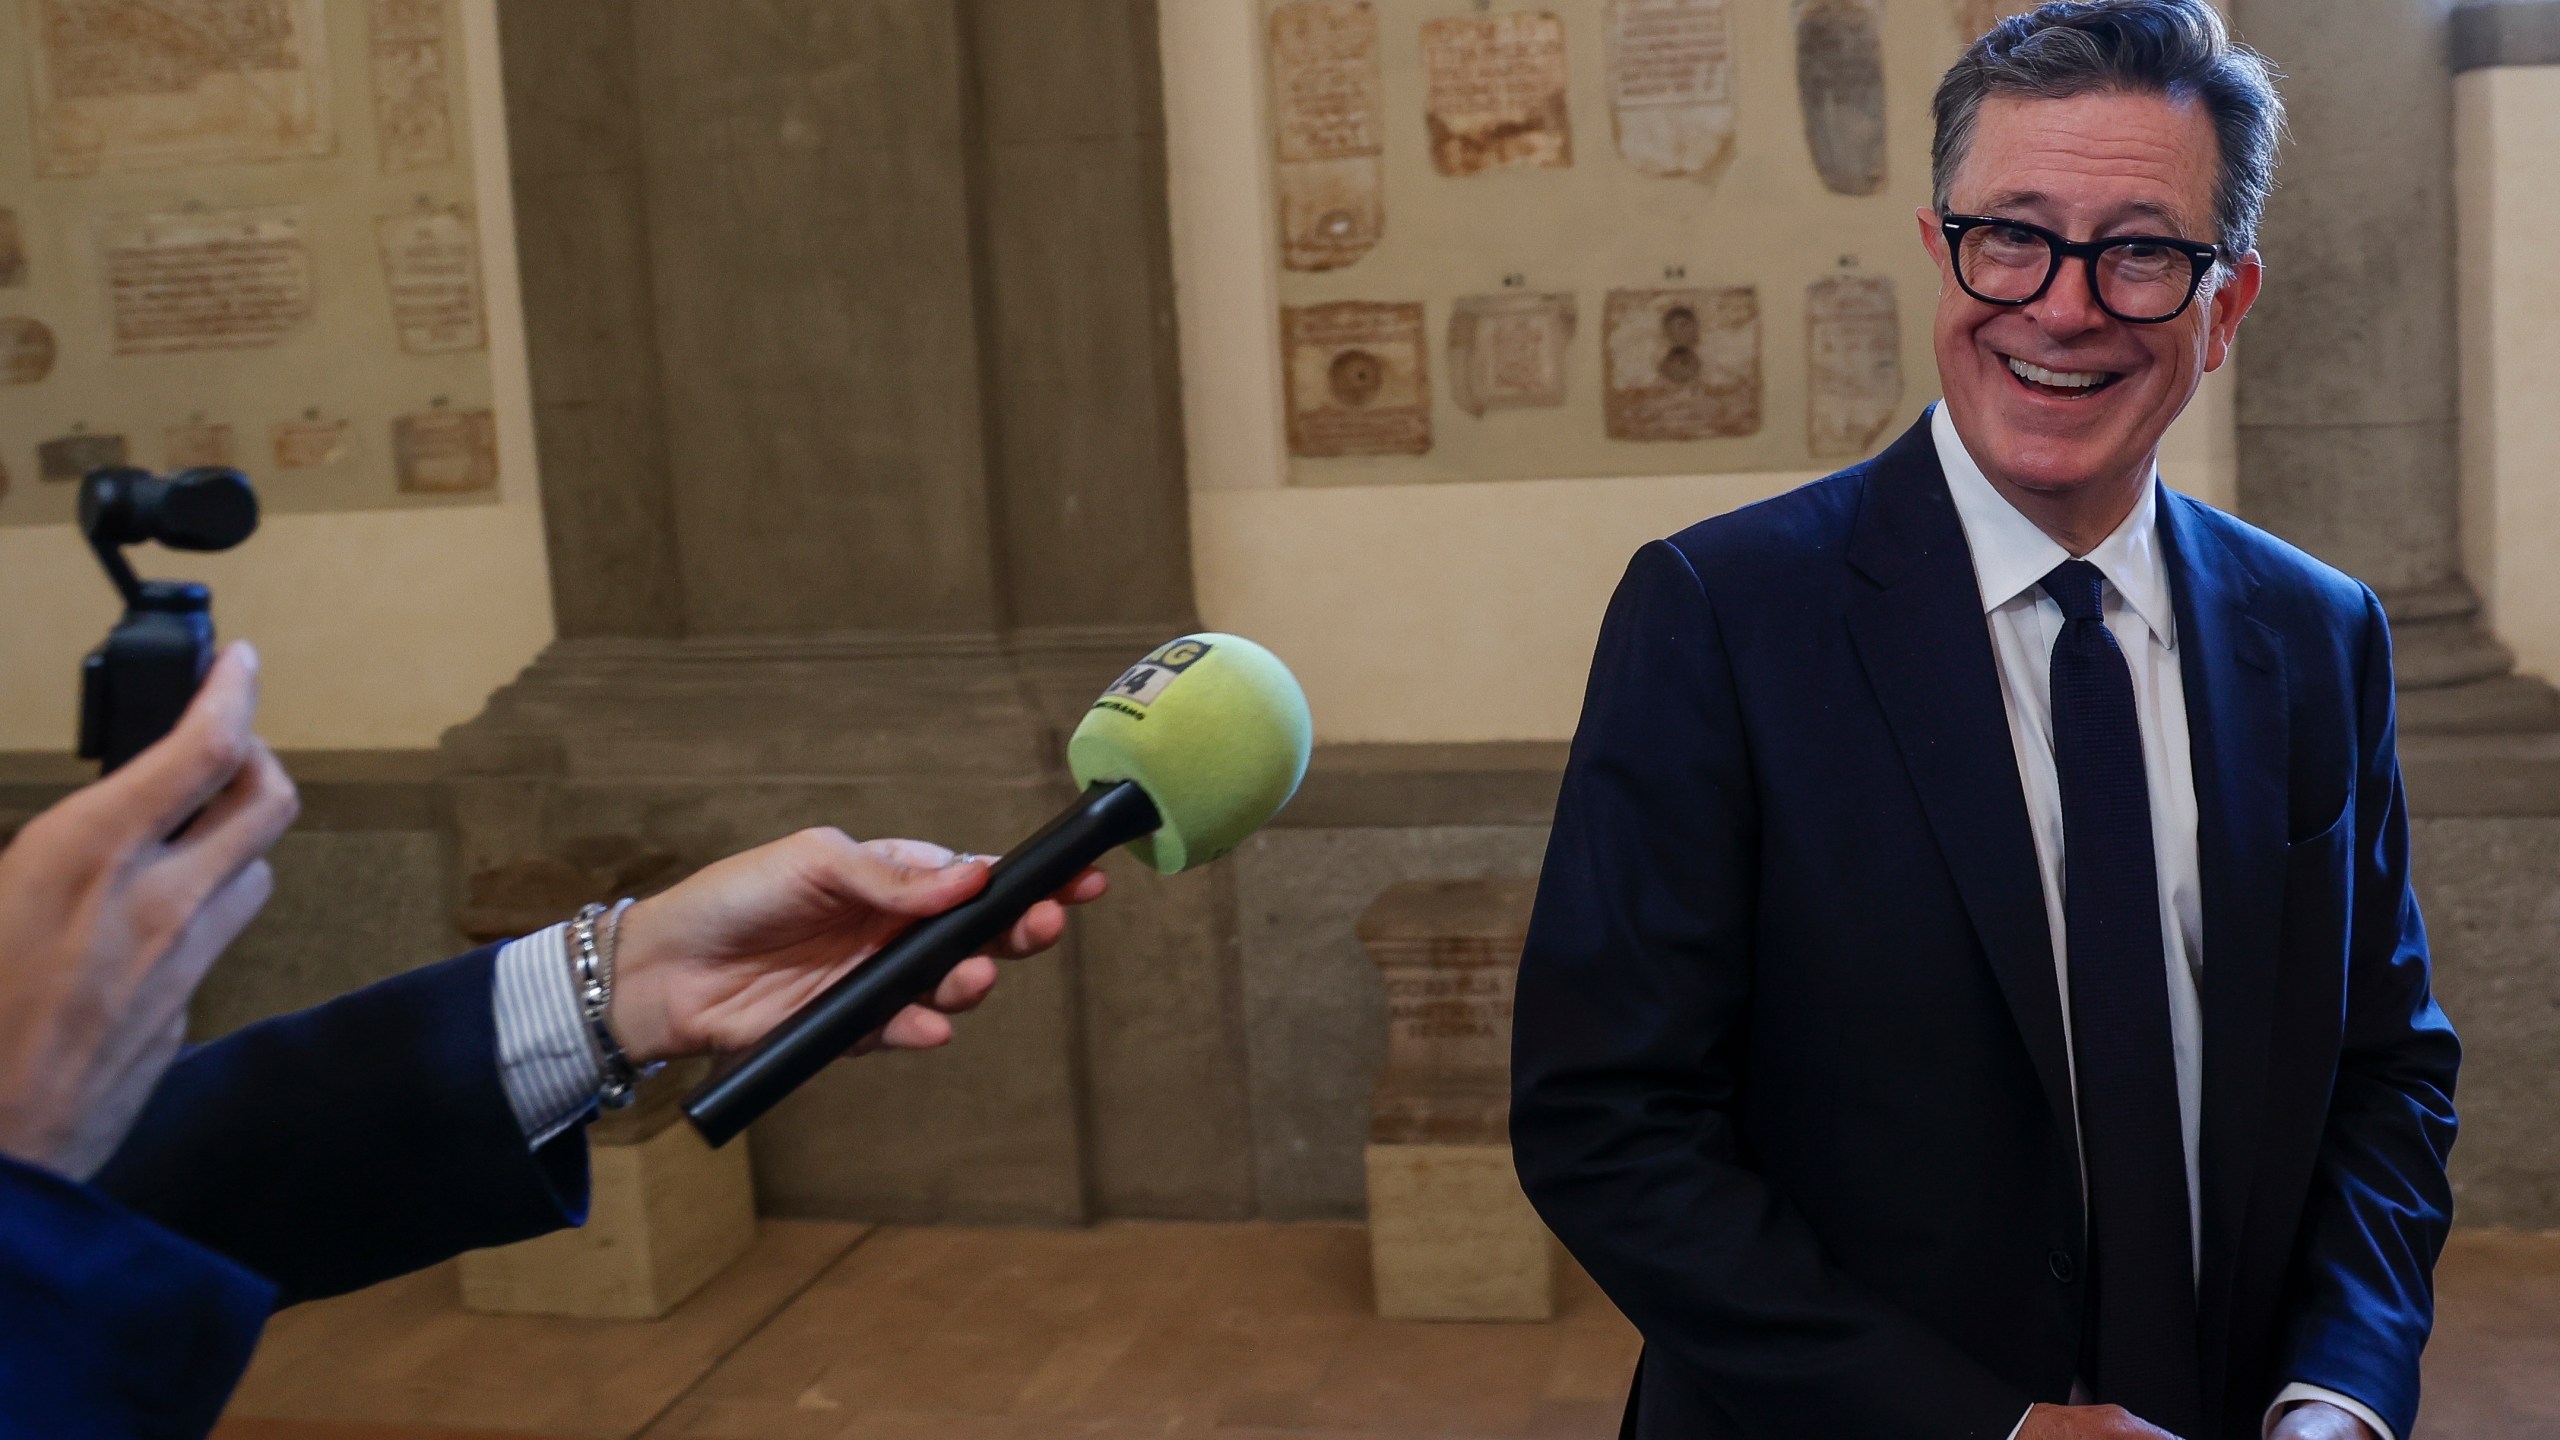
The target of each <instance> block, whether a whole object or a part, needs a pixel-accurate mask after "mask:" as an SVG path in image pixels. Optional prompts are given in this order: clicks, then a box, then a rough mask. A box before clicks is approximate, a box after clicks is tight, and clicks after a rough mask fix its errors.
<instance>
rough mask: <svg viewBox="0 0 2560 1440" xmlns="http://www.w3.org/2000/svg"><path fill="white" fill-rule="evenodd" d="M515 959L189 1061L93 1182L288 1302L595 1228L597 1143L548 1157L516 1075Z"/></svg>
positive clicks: (347, 1005)
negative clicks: (511, 994)
mask: <svg viewBox="0 0 2560 1440" xmlns="http://www.w3.org/2000/svg"><path fill="white" fill-rule="evenodd" d="M495 955H496V951H495V949H494V948H493V949H487V950H479V951H474V952H473V953H471V954H469V955H465V956H462V957H460V958H459V959H454V960H448V961H445V962H444V963H442V964H439V965H430V966H427V967H425V968H423V969H419V970H413V971H411V972H409V973H408V974H405V975H400V976H395V977H393V978H392V979H389V980H386V981H383V982H382V983H380V984H378V985H374V986H370V987H368V988H366V989H363V990H359V991H357V992H355V993H354V994H352V995H348V996H344V997H342V998H340V999H338V1000H334V1001H331V1002H330V1003H328V1004H326V1005H321V1006H318V1007H316V1008H314V1009H310V1010H305V1011H302V1012H299V1013H297V1014H292V1015H283V1016H278V1017H276V1018H275V1019H272V1020H266V1021H262V1022H260V1023H258V1024H256V1025H252V1026H249V1027H247V1028H246V1029H243V1030H240V1031H239V1032H237V1033H235V1034H233V1035H230V1036H227V1037H225V1038H223V1039H221V1040H217V1041H215V1042H214V1043H212V1044H210V1045H205V1046H201V1047H198V1048H197V1049H194V1050H192V1051H190V1052H188V1053H187V1054H186V1055H185V1056H184V1057H182V1058H181V1059H180V1060H179V1061H178V1063H177V1064H176V1065H175V1066H173V1067H171V1069H170V1071H169V1074H168V1076H167V1077H166V1078H165V1079H163V1080H162V1081H161V1083H160V1087H159V1089H158V1090H156V1091H154V1092H153V1094H152V1097H151V1101H150V1103H149V1104H148V1105H146V1106H145V1107H144V1109H143V1113H142V1116H141V1119H140V1120H139V1121H138V1122H136V1124H135V1125H134V1128H133V1133H132V1134H131V1135H130V1136H128V1137H127V1139H126V1141H125V1143H124V1145H123V1146H122V1148H120V1149H119V1150H117V1152H116V1154H115V1155H114V1157H113V1158H111V1159H110V1160H108V1162H107V1165H106V1168H105V1169H103V1170H101V1171H100V1172H99V1173H98V1174H97V1176H96V1177H94V1179H93V1181H92V1183H93V1184H94V1185H95V1186H96V1187H97V1188H98V1189H100V1190H102V1191H104V1192H105V1193H107V1194H108V1195H110V1196H113V1197H114V1198H116V1199H118V1200H120V1201H122V1202H123V1203H124V1204H126V1205H128V1206H131V1207H132V1208H133V1209H134V1210H136V1211H139V1212H140V1213H141V1214H143V1215H145V1216H147V1217H149V1218H150V1219H153V1220H156V1221H158V1222H159V1223H160V1224H162V1225H164V1226H167V1227H168V1228H169V1229H171V1230H173V1231H176V1232H177V1233H178V1234H180V1235H182V1236H185V1237H186V1238H188V1239H190V1240H193V1241H195V1242H196V1243H197V1244H199V1245H202V1246H204V1247H205V1248H206V1249H209V1250H212V1251H214V1252H216V1253H217V1254H220V1255H223V1256H226V1257H228V1258H229V1259H231V1260H233V1261H234V1262H236V1263H238V1264H240V1265H243V1266H245V1267H247V1268H248V1269H250V1270H252V1271H254V1272H256V1273H257V1274H259V1275H262V1276H264V1277H265V1278H266V1279H267V1280H269V1281H270V1282H272V1283H273V1284H274V1285H275V1286H276V1287H277V1289H278V1291H279V1299H278V1303H279V1304H287V1305H289V1304H293V1303H295V1302H297V1301H302V1300H310V1299H315V1298H318V1297H320V1296H324V1295H335V1294H339V1293H342V1292H344V1291H348V1290H354V1289H358V1288H361V1287H363V1286H366V1285H370V1284H373V1283H374V1282H376V1281H379V1280H385V1279H389V1278H390V1277H392V1276H394V1275H401V1274H405V1273H407V1272H409V1271H412V1270H416V1269H420V1268H423V1267H425V1266H428V1265H432V1264H434V1263H436V1262H438V1261H440V1260H445V1259H449V1258H451V1257H452V1256H454V1255H457V1254H459V1253H461V1252H462V1251H464V1250H470V1249H476V1248H478V1247H481V1246H485V1245H501V1244H506V1243H508V1242H511V1241H516V1240H523V1239H527V1238H530V1237H532V1236H535V1235H539V1234H542V1233H544V1232H546V1231H550V1230H555V1229H558V1228H560V1227H561V1226H563V1225H572V1224H576V1223H578V1222H579V1221H580V1220H581V1219H583V1218H584V1215H585V1211H586V1195H587V1152H586V1139H585V1133H584V1131H583V1130H582V1129H572V1130H571V1131H569V1132H568V1133H567V1134H565V1135H563V1136H561V1137H559V1138H557V1139H555V1140H553V1141H551V1142H550V1143H549V1144H547V1145H545V1146H543V1147H542V1148H541V1149H540V1150H535V1151H528V1149H527V1147H526V1145H525V1139H524V1131H523V1129H522V1127H521V1125H520V1124H519V1123H518V1121H517V1119H516V1116H515V1112H514V1110H513V1109H512V1108H511V1107H510V1105H509V1103H508V1100H507V1094H506V1089H505V1086H504V1084H503V1083H502V1082H501V1079H500V1076H499V1066H498V1042H497V1034H496V1029H497V1022H496V1016H495V1012H494V1006H493V1003H492V985H493V983H494V975H493V962H494V957H495Z"/></svg>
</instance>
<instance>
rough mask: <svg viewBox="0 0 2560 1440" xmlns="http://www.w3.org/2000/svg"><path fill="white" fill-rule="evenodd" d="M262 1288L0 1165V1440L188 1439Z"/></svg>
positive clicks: (253, 1316)
mask: <svg viewBox="0 0 2560 1440" xmlns="http://www.w3.org/2000/svg"><path fill="white" fill-rule="evenodd" d="M274 1295H275V1291H274V1287H272V1286H270V1285H268V1284H267V1283H266V1282H265V1281H263V1280H261V1279H259V1278H258V1277H257V1276H255V1275H253V1274H250V1273H249V1272H248V1271H246V1270H244V1269H241V1268H240V1267H239V1266H237V1265H234V1264H232V1263H231V1262H230V1261H228V1260H225V1259H223V1258H222V1257H220V1256H218V1255H213V1254H209V1253H207V1252H206V1251H205V1250H204V1249H202V1248H201V1247H199V1246H195V1245H190V1244H188V1243H187V1242H186V1241H184V1240H182V1239H179V1238H178V1237H177V1236H175V1235H172V1234H170V1233H169V1232H168V1231H166V1230H163V1229H161V1228H160V1227H159V1226H157V1225H154V1224H152V1223H151V1222H149V1221H147V1220H144V1219H142V1218H141V1217H140V1216H137V1215H135V1214H134V1213H133V1212H132V1211H130V1210H127V1209H124V1208H123V1207H122V1206H119V1205H117V1204H116V1203H115V1202H113V1201H111V1200H109V1199H107V1198H106V1197H105V1196H103V1195H100V1194H99V1193H98V1192H97V1191H96V1190H94V1189H91V1188H89V1187H87V1186H82V1185H75V1184H73V1183H71V1182H70V1181H68V1180H65V1179H63V1178H62V1177H61V1176H59V1175H56V1174H54V1173H52V1172H51V1171H47V1170H42V1169H38V1168H37V1167H35V1166H32V1165H24V1164H21V1163H19V1162H17V1161H15V1160H11V1159H9V1158H7V1157H6V1156H0V1435H10V1436H37V1435H43V1436H126V1437H131V1440H198V1437H201V1436H202V1435H204V1433H205V1432H206V1431H208V1430H210V1429H212V1428H213V1422H214V1421H215V1419H216V1418H218V1417H219V1416H220V1415H221V1413H222V1405H223V1401H224V1399H225V1398H226V1397H228V1396H229V1395H230V1393H231V1388H232V1386H233V1385H234V1384H236V1383H237V1382H238V1380H239V1378H240V1372H241V1371H242V1370H244V1369H246V1368H247V1367H248V1364H249V1352H250V1349H251V1347H252V1346H254V1345H255V1344H256V1343H257V1339H258V1330H259V1327H260V1326H262V1325H263V1324H265V1322H266V1318H267V1310H268V1307H269V1305H270V1304H271V1302H272V1301H273V1299H274Z"/></svg>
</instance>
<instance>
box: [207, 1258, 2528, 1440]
mask: <svg viewBox="0 0 2560 1440" xmlns="http://www.w3.org/2000/svg"><path fill="white" fill-rule="evenodd" d="M1365 1245H1366V1242H1365V1238H1364V1236H1363V1234H1362V1232H1361V1231H1360V1230H1359V1229H1358V1228H1357V1227H1355V1226H1348V1225H1261V1224H1246V1225H1183V1224H1134V1223H1132V1224H1113V1225H1104V1226H1100V1227H1097V1228H1094V1229H1090V1230H969V1229H952V1228H921V1229H919V1228H904V1227H888V1228H883V1229H880V1230H877V1231H866V1230H865V1229H864V1227H861V1226H855V1225H825V1224H815V1223H808V1222H767V1224H766V1226H765V1228H764V1233H763V1235H762V1236H761V1238H760V1239H759V1241H758V1243H757V1248H756V1249H755V1250H754V1251H753V1252H752V1253H751V1254H750V1255H749V1256H748V1258H747V1259H746V1260H745V1261H742V1262H741V1263H740V1264H739V1265H737V1266H736V1267H734V1268H732V1269H731V1270H730V1271H729V1273H727V1274H726V1275H723V1276H722V1277H721V1278H720V1279H718V1280H716V1281H714V1282H713V1283H712V1284H711V1285H710V1286H709V1287H708V1288H706V1289H705V1290H704V1291H703V1292H702V1293H701V1294H700V1295H697V1296H696V1297H694V1299H693V1300H692V1301H691V1302H689V1303H688V1304H687V1305H686V1306H685V1307H684V1308H682V1309H681V1310H679V1311H678V1312H677V1313H676V1314H675V1315H673V1316H670V1317H669V1318H667V1319H666V1320H663V1321H658V1322H655V1323H649V1324H629V1323H615V1322H590V1321H571V1320H542V1319H527V1318H497V1317H486V1316H471V1315H465V1314H463V1313H462V1312H461V1311H460V1310H459V1309H458V1308H457V1306H456V1304H455V1301H454V1280H453V1276H452V1272H451V1270H450V1268H444V1269H439V1270H433V1271H429V1272H427V1273H425V1274H423V1275H418V1276H412V1277H410V1278H408V1279H405V1280H399V1281H394V1282H392V1283H391V1284H388V1285H383V1286H378V1287H376V1288H375V1289H373V1290H369V1291H366V1292H364V1293H362V1294H359V1295H351V1296H347V1297H345V1298H343V1299H339V1300H334V1301H328V1302H325V1303H323V1304H319V1305H310V1306H304V1307H302V1308H300V1309H298V1310H293V1311H289V1312H287V1313H286V1314H284V1315H282V1316H279V1317H278V1318H277V1321H276V1323H275V1325H274V1326H273V1327H272V1329H271V1330H270V1332H269V1335H268V1338H267V1341H266V1343H265V1345H264V1346H263V1347H261V1349H260V1351H259V1354H258V1359H257V1362H256V1364H255V1365H254V1366H253V1367H252V1369H251V1371H250V1374H249V1378H248V1379H247V1380H246V1381H245V1382H244V1383H243V1385H242V1387H241V1390H240V1394H239V1396H238V1398H237V1399H236V1400H235V1401H234V1403H233V1406H232V1410H231V1414H230V1416H229V1418H227V1419H226V1420H225V1422H224V1424H223V1427H222V1429H221V1430H220V1431H219V1432H217V1433H218V1436H219V1437H220V1440H529V1437H561V1440H566V1437H573V1436H575V1437H634V1436H646V1437H652V1440H655V1437H667V1440H676V1437H682V1440H748V1437H753V1440H925V1437H932V1440H1033V1437H1039V1440H1048V1437H1079V1440H1134V1437H1138V1436H1150V1437H1173V1440H1193V1437H1197V1440H1460V1437H1466V1440H1567V1437H1592V1440H1605V1437H1608V1436H1612V1435H1614V1434H1616V1422H1617V1411H1618V1404H1619V1401H1620V1399H1621V1397H1622V1396H1623V1395H1624V1393H1625V1386H1626V1378H1627V1373H1628V1369H1629V1366H1630V1365H1631V1363H1632V1361H1633V1358H1634V1355H1635V1350H1636V1338H1635V1334H1634V1332H1633V1331H1632V1330H1631V1329H1630V1328H1629V1327H1628V1326H1627V1324H1626V1322H1625V1321H1624V1320H1622V1319H1620V1318H1619V1316H1618V1315H1617V1313H1616V1312H1615V1311H1614V1310H1613V1309H1611V1308H1610V1306H1609V1304H1608V1302H1607V1301H1606V1300H1605V1299H1603V1298H1602V1297H1601V1296H1600V1294H1599V1293H1598V1292H1597V1291H1596V1290H1594V1289H1592V1288H1591V1286H1590V1283H1589V1282H1588V1281H1587V1280H1584V1279H1582V1278H1581V1277H1580V1275H1579V1274H1578V1273H1576V1272H1573V1271H1572V1270H1571V1267H1569V1266H1568V1267H1566V1268H1565V1272H1564V1273H1565V1274H1566V1275H1567V1276H1568V1277H1569V1278H1568V1279H1567V1281H1566V1283H1565V1286H1564V1290H1563V1302H1564V1303H1563V1313H1562V1314H1561V1315H1560V1317H1559V1318H1558V1319H1557V1320H1556V1321H1555V1322H1554V1323H1552V1324H1546V1325H1430V1324H1413V1323H1400V1322H1392V1321H1383V1320H1379V1319H1377V1318H1376V1317H1375V1316H1373V1315H1371V1314H1370V1313H1369V1285H1368V1262H1367V1251H1366V1248H1365ZM2438 1281H2439V1287H2440V1290H2441V1300H2440V1304H2439V1326H2438V1333H2437V1339H2436V1343H2435V1345H2434V1346H2433V1347H2432V1348H2431V1349H2430V1351H2429V1353H2428V1376H2427V1381H2428V1398H2427V1410H2426V1416H2425V1419H2424V1420H2423V1421H2422V1422H2421V1427H2420V1434H2419V1435H2418V1436H2415V1437H2409V1440H2528V1437H2531V1440H2554V1437H2560V1235H2534V1236H2528V1235H2504V1234H2494V1233H2471V1234H2464V1235H2461V1236H2458V1237H2456V1239H2455V1242H2454V1244H2453V1247H2452V1248H2451V1249H2450V1250H2449V1251H2448V1252H2447V1255H2446V1257H2445V1263H2444V1265H2443V1267H2442V1268H2441V1270H2440V1271H2439V1273H2438Z"/></svg>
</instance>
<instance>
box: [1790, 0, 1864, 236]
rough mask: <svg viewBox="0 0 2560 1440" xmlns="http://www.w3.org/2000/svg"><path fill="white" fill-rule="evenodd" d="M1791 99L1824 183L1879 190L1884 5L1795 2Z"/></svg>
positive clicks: (1859, 191)
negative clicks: (1800, 111) (1796, 105)
mask: <svg viewBox="0 0 2560 1440" xmlns="http://www.w3.org/2000/svg"><path fill="white" fill-rule="evenodd" d="M1794 5H1795V22H1796V97H1797V101H1798V103H1799V104H1801V105H1802V106H1803V108H1804V138H1805V143H1806V144H1807V145H1808V146H1810V147H1811V148H1812V150H1813V165H1814V169H1815V170H1816V171H1818V172H1820V174H1821V176H1822V183H1823V184H1824V185H1825V186H1827V187H1829V188H1830V189H1831V190H1833V191H1835V192H1837V193H1839V194H1842V195H1872V194H1874V193H1876V191H1878V190H1880V189H1882V188H1883V187H1884V42H1883V30H1884V0H1794Z"/></svg>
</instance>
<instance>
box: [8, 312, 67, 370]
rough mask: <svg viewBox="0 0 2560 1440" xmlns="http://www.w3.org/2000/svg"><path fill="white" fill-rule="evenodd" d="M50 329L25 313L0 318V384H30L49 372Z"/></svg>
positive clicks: (52, 349) (51, 358)
mask: <svg viewBox="0 0 2560 1440" xmlns="http://www.w3.org/2000/svg"><path fill="white" fill-rule="evenodd" d="M53 356H54V344H53V328H52V327H51V326H49V325H47V324H45V323H44V322H43V321H41V320H38V319H35V318H33V317H32V316H27V315H10V316H7V317H0V385H33V384H34V383H36V382H37V381H39V380H42V379H43V378H44V377H46V376H47V375H50V374H52V373H53Z"/></svg>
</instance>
